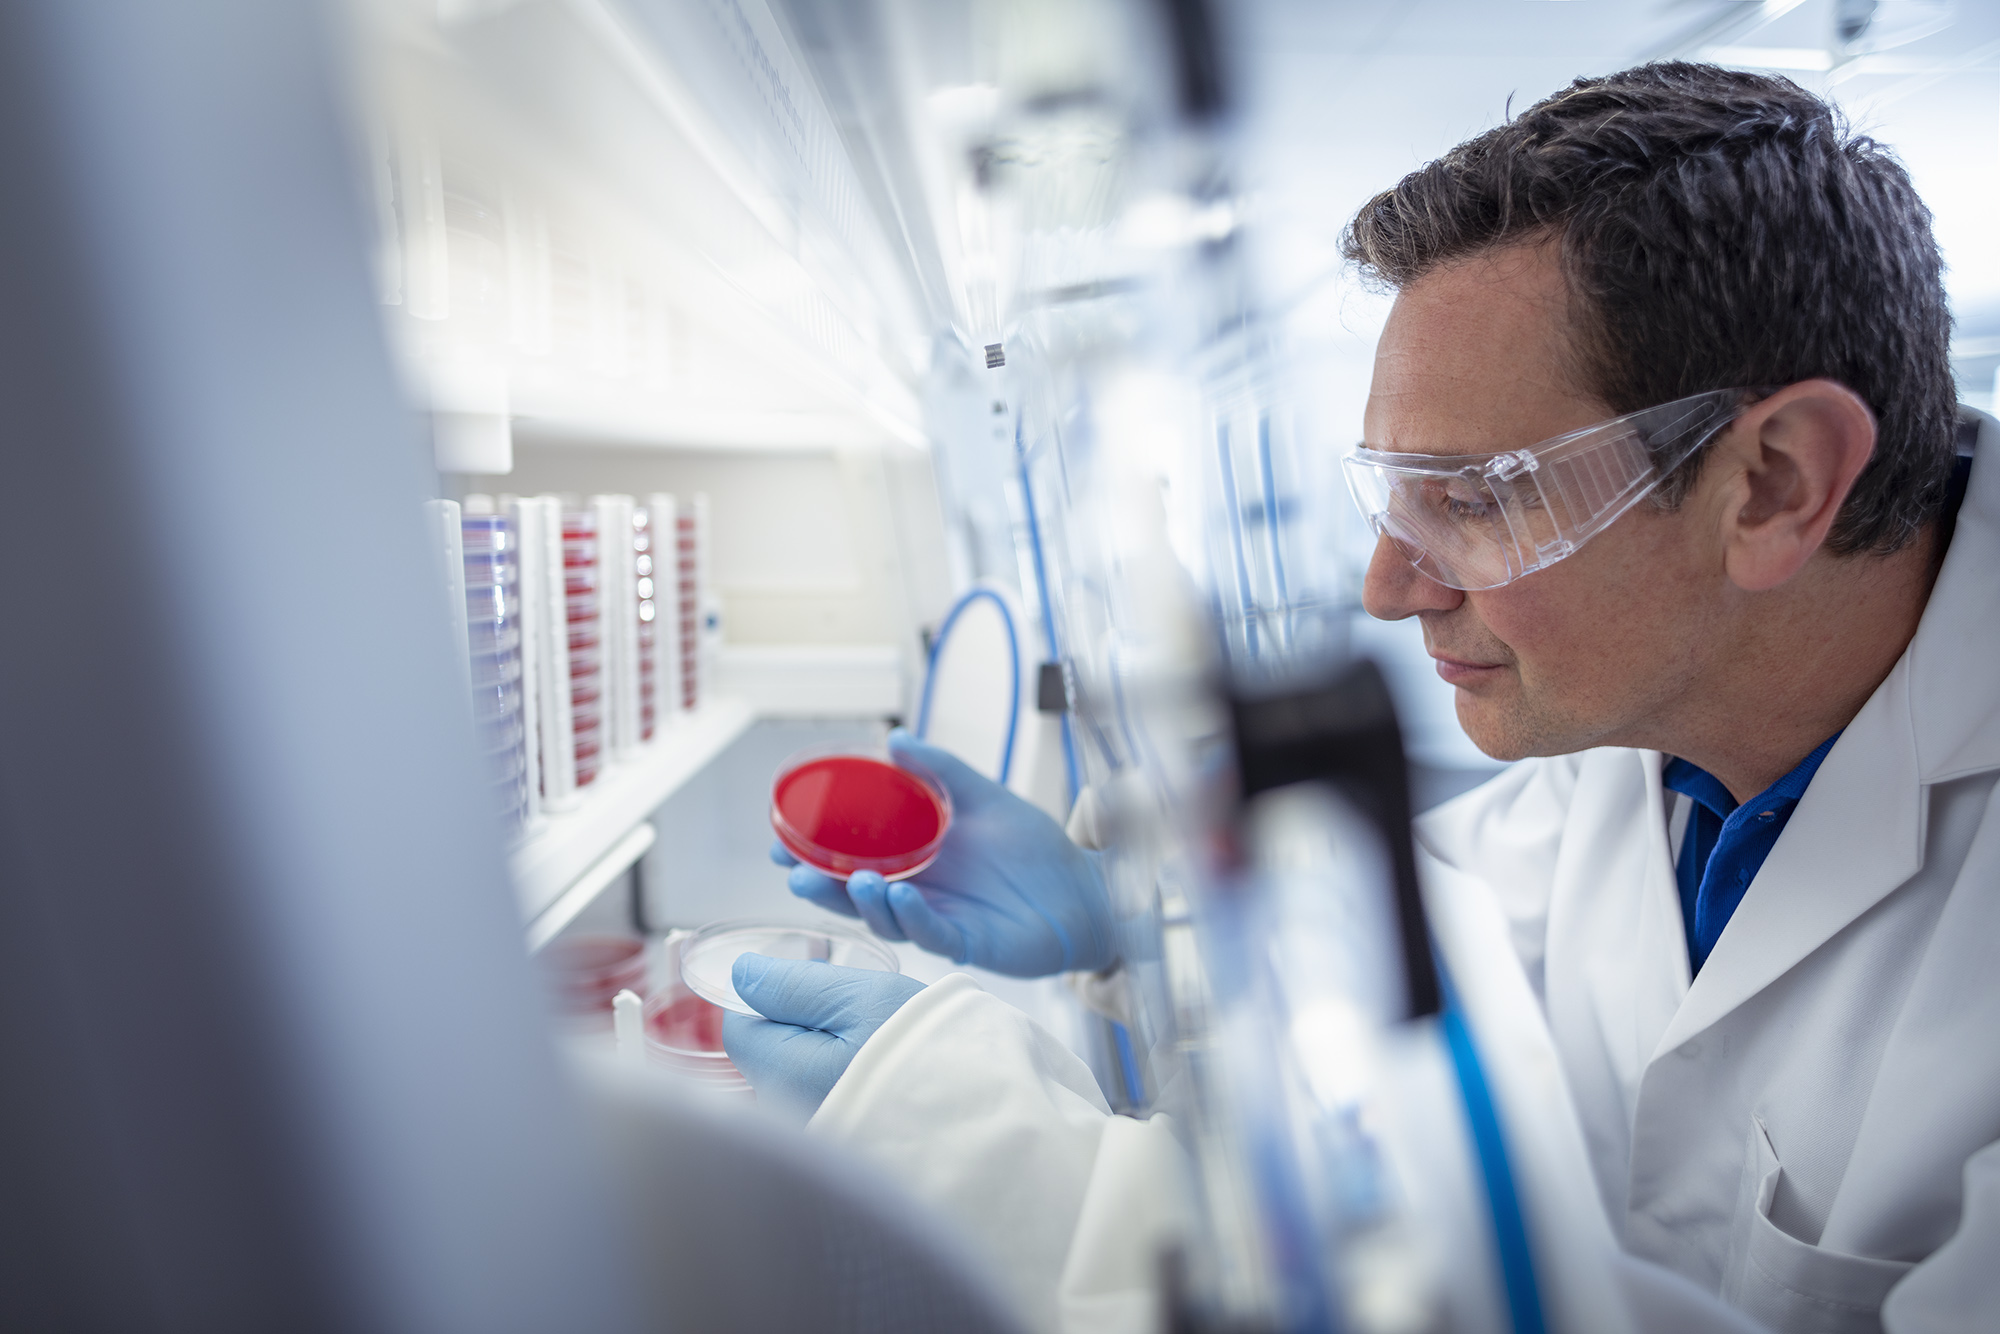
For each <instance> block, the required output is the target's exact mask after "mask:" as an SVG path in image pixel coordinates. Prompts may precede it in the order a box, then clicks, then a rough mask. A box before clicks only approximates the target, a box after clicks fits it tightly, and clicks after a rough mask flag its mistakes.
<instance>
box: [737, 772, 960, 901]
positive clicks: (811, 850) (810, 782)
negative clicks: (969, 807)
mask: <svg viewBox="0 0 2000 1334" xmlns="http://www.w3.org/2000/svg"><path fill="white" fill-rule="evenodd" d="M771 828H772V829H774V830H776V831H777V834H778V841H779V842H780V843H782V844H784V845H785V849H786V850H787V851H788V852H790V853H791V854H792V855H793V856H794V857H797V858H798V859H799V860H800V861H802V862H804V863H805V864H806V865H807V866H810V867H812V868H813V869H814V870H815V871H821V872H824V873H825V874H827V875H830V876H832V877H833V878H834V879H836V880H845V879H847V878H848V877H849V876H851V875H853V874H854V873H855V872H856V871H875V872H878V873H880V874H881V875H882V877H883V878H884V879H888V880H903V879H907V878H908V877H910V876H913V875H915V874H917V872H919V871H921V870H923V869H924V868H925V867H926V866H929V865H930V864H931V861H932V860H933V859H934V858H935V857H936V856H937V854H938V849H939V848H940V847H942V846H943V845H944V836H945V831H946V830H948V829H950V828H951V798H950V797H949V796H948V795H946V793H945V790H944V785H943V784H941V783H939V782H938V781H937V780H935V779H933V778H931V777H930V776H929V775H928V774H922V773H917V772H915V771H914V770H910V769H904V768H902V767H900V766H898V765H894V764H891V763H889V761H887V760H885V759H880V758H878V757H876V756H873V755H857V754H854V753H853V752H851V751H832V752H829V751H824V750H817V751H807V752H805V753H804V754H800V755H794V756H793V757H792V758H791V759H789V760H787V761H785V763H784V764H783V765H782V766H781V767H780V768H779V769H778V776H777V778H776V779H775V780H774V781H773V782H772V784H771Z"/></svg>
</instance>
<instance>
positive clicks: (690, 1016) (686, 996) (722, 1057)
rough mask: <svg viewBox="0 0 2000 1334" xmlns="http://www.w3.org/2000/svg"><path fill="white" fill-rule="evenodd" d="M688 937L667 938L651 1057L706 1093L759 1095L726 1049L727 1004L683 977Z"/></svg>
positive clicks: (649, 1019) (651, 1014)
mask: <svg viewBox="0 0 2000 1334" xmlns="http://www.w3.org/2000/svg"><path fill="white" fill-rule="evenodd" d="M684 939H685V938H684V937H677V936H670V937H668V938H667V944H666V958H665V960H664V961H663V966H662V968H661V971H660V977H661V978H662V979H663V980H662V982H661V983H660V986H659V989H658V990H656V991H655V992H654V993H653V996H652V999H651V1000H649V1001H648V1002H647V1003H646V1009H645V1021H646V1055H647V1057H648V1058H649V1059H651V1060H652V1061H654V1062H655V1063H657V1064H659V1065H662V1066H665V1067H666V1068H667V1069H669V1070H672V1071H674V1072H675V1073H677V1074H679V1075H682V1076H683V1077H685V1078H687V1079H688V1080H690V1081H691V1082H693V1083H694V1084H695V1085H696V1086H698V1087H700V1088H702V1089H703V1090H705V1091H707V1092H710V1093H718V1094H724V1095H728V1096H733V1097H743V1098H748V1097H754V1096H755V1095H754V1094H753V1093H752V1092H751V1089H750V1081H749V1080H747V1079H745V1078H744V1077H743V1074H742V1072H741V1071H739V1070H738V1069H737V1068H736V1066H735V1065H734V1064H733V1063H732V1062H731V1061H730V1059H729V1053H728V1052H726V1051H724V1050H723V1049H722V1016H723V1010H722V1007H721V1006H719V1005H716V1004H713V1003H712V1002H710V1001H707V1000H705V999H703V998H702V997H700V996H698V995H696V994H695V993H694V991H693V990H692V989H690V988H689V986H688V985H687V983H686V982H685V981H684V980H683V979H682V976H681V972H682V970H681V947H682V944H683V940H684Z"/></svg>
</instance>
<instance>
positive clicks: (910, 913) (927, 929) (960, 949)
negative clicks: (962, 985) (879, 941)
mask: <svg viewBox="0 0 2000 1334" xmlns="http://www.w3.org/2000/svg"><path fill="white" fill-rule="evenodd" d="M889 907H890V909H891V910H892V911H893V912H894V913H895V914H896V921H897V923H898V924H899V925H900V926H901V927H902V928H903V930H904V932H905V933H906V934H907V935H908V937H909V939H910V940H911V941H913V942H915V944H916V946H917V948H918V949H921V950H927V951H929V952H930V953H932V954H941V955H943V956H944V957H945V958H947V959H950V960H951V961H952V962H953V963H971V962H972V957H971V955H972V951H971V944H970V941H969V940H968V938H967V936H966V934H965V931H964V930H963V928H961V927H960V926H959V925H958V924H957V923H955V922H953V921H951V920H950V919H949V918H947V917H945V916H943V915H942V914H940V913H939V912H938V910H937V909H935V908H933V907H931V903H930V900H929V899H927V898H925V897H924V896H923V892H922V891H921V890H919V889H918V888H917V887H916V886H915V885H913V884H911V883H910V882H909V881H907V880H902V881H898V882H897V883H896V884H893V885H890V886H889Z"/></svg>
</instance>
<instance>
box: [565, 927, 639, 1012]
mask: <svg viewBox="0 0 2000 1334" xmlns="http://www.w3.org/2000/svg"><path fill="white" fill-rule="evenodd" d="M541 962H542V967H543V968H545V969H546V970H547V971H548V975H549V981H550V983H551V984H552V985H553V986H554V988H555V993H556V1002H557V1004H558V1006H559V1007H560V1008H561V1010H562V1013H563V1014H564V1015H566V1016H568V1017H570V1018H572V1019H581V1020H588V1021H591V1022H592V1023H593V1024H595V1023H604V1024H608V1023H609V1022H610V1018H611V1000H612V998H613V997H614V996H616V995H617V994H618V993H619V992H621V991H632V992H636V993H637V994H638V995H640V996H641V997H643V996H645V995H646V993H647V990H648V988H647V985H646V971H647V970H646V942H645V941H643V940H640V939H638V938H637V937H635V936H575V937H571V938H569V939H565V940H557V941H553V942H551V943H550V944H549V946H548V948H547V949H545V950H543V951H542V954H541Z"/></svg>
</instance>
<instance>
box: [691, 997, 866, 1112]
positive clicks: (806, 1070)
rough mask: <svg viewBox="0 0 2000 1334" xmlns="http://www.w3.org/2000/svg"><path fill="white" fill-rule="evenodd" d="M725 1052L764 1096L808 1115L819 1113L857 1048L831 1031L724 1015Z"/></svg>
mask: <svg viewBox="0 0 2000 1334" xmlns="http://www.w3.org/2000/svg"><path fill="white" fill-rule="evenodd" d="M722 1049H723V1050H724V1051H725V1052H727V1053H728V1054H729V1060H730V1063H731V1064H732V1065H734V1066H735V1067H736V1068H737V1070H738V1071H739V1072H741V1074H742V1075H743V1077H744V1078H745V1079H747V1080H749V1081H750V1087H751V1088H754V1089H756V1090H757V1094H758V1096H759V1098H761V1099H763V1100H764V1101H766V1102H770V1103H775V1104H777V1105H779V1106H782V1107H786V1108H792V1109H796V1110H797V1111H798V1112H799V1113H801V1114H802V1115H804V1116H806V1117H810V1116H811V1115H812V1114H813V1113H814V1112H815V1111H817V1110H819V1105H820V1103H822V1102H824V1101H825V1100H826V1095H827V1094H828V1093H830V1092H832V1091H833V1086H834V1085H835V1084H836V1083H838V1082H839V1080H840V1077H841V1075H843V1074H844V1073H846V1071H847V1066H848V1063H849V1062H850V1061H852V1060H853V1059H854V1053H855V1051H856V1050H857V1048H855V1047H854V1046H852V1045H850V1044H849V1043H847V1042H844V1041H842V1040H841V1039H840V1038H837V1037H835V1036H834V1035H833V1034H831V1033H821V1032H818V1031H817V1030H814V1029H810V1028H797V1027H794V1026H793V1025H791V1024H780V1023H776V1022H773V1021H772V1020H769V1019H757V1018H753V1017H752V1016H750V1015H747V1014H736V1013H733V1012H732V1013H728V1014H725V1015H723V1017H722Z"/></svg>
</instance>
